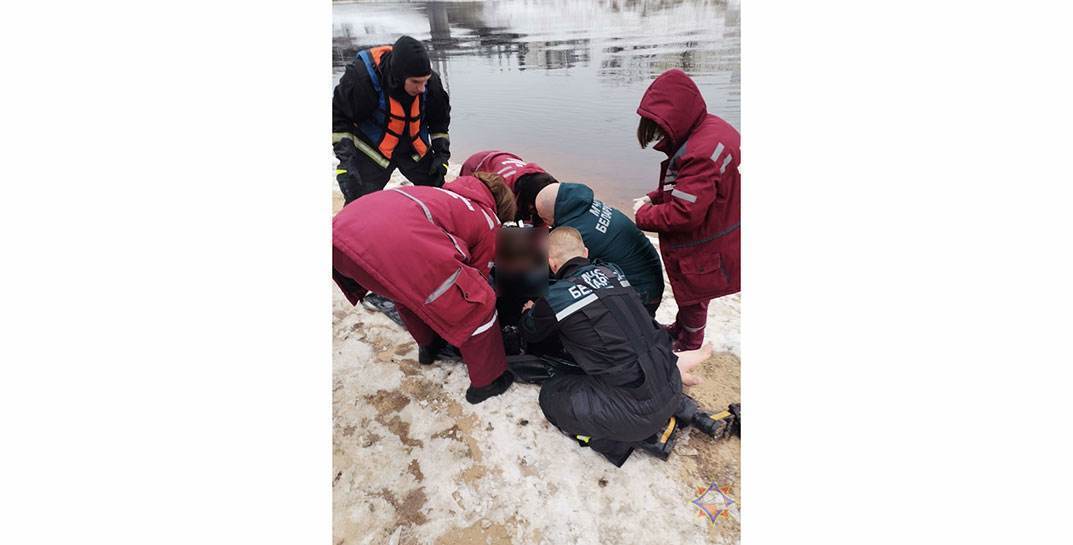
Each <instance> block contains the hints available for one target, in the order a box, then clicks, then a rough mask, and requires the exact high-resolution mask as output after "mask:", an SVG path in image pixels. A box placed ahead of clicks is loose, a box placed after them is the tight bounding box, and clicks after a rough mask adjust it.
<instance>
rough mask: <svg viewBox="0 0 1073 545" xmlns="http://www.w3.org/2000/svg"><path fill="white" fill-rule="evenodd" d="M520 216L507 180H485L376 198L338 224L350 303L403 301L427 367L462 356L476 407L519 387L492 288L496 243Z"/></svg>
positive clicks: (340, 273) (346, 211) (339, 273)
mask: <svg viewBox="0 0 1073 545" xmlns="http://www.w3.org/2000/svg"><path fill="white" fill-rule="evenodd" d="M514 213H515V209H514V199H513V198H512V197H511V195H510V190H509V189H508V188H507V186H506V185H505V184H504V183H503V180H502V178H500V177H498V176H495V175H491V174H484V173H482V174H480V175H479V176H478V177H471V176H464V177H460V178H457V179H455V180H454V181H451V182H449V183H447V184H445V185H444V186H443V188H435V187H398V188H392V189H390V190H387V191H378V192H376V193H371V194H369V195H366V196H364V197H362V198H361V199H358V200H356V201H354V202H353V203H351V204H349V205H347V206H346V207H344V208H343V210H342V211H341V212H339V214H338V215H336V216H335V219H334V220H333V221H332V267H333V277H334V278H335V281H336V283H337V284H338V285H339V288H340V289H341V290H342V291H343V293H344V295H346V297H347V299H348V300H349V301H350V302H351V303H352V304H357V303H358V301H360V300H361V298H362V297H364V296H365V294H366V293H367V291H368V290H372V291H375V292H376V293H379V294H383V295H385V296H387V297H389V298H391V300H393V301H395V303H396V308H397V309H398V311H399V315H400V316H401V317H402V320H403V322H404V323H405V325H406V329H407V330H408V331H409V332H410V334H411V335H412V336H413V338H414V340H415V341H416V342H417V344H418V346H419V351H418V352H419V359H420V361H421V363H432V361H433V360H434V359H435V356H436V355H437V353H438V352H439V351H440V350H442V349H444V348H445V347H446V346H447V343H450V344H452V345H454V346H457V347H458V348H459V351H460V352H461V353H462V360H463V361H464V362H465V364H466V369H467V371H468V372H469V380H470V387H469V389H467V390H466V401H468V402H470V403H473V404H476V403H480V402H482V401H484V400H485V399H487V398H489V397H491V396H496V395H499V394H501V393H503V392H504V391H506V390H507V388H509V387H510V385H511V383H512V382H513V380H514V377H513V375H512V374H511V373H510V371H508V370H507V366H506V355H505V352H504V348H503V337H502V333H501V330H500V325H499V320H498V315H497V312H496V297H495V293H494V291H493V290H492V287H491V286H490V285H489V281H488V278H489V269H490V268H491V266H492V260H493V257H494V255H495V240H496V233H497V232H498V230H499V227H500V224H501V222H502V221H503V220H504V219H509V218H513V217H514Z"/></svg>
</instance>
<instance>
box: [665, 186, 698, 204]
mask: <svg viewBox="0 0 1073 545" xmlns="http://www.w3.org/2000/svg"><path fill="white" fill-rule="evenodd" d="M671 196H672V197H678V198H679V199H682V200H683V201H686V202H691V203H693V202H697V196H696V195H690V194H689V193H686V192H685V191H682V190H681V189H675V190H673V191H671Z"/></svg>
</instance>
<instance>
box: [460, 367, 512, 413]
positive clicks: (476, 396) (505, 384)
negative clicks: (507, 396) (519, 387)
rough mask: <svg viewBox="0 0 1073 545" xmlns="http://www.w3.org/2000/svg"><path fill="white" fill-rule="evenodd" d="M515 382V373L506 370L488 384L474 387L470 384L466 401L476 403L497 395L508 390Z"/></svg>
mask: <svg viewBox="0 0 1073 545" xmlns="http://www.w3.org/2000/svg"><path fill="white" fill-rule="evenodd" d="M513 383H514V375H513V374H511V372H510V371H504V372H503V374H502V375H499V378H497V379H495V380H494V381H492V383H491V384H489V385H488V386H482V387H480V388H474V387H473V386H470V387H469V388H467V389H466V401H468V402H469V403H470V404H471V405H476V404H478V403H480V402H482V401H484V400H486V399H488V398H490V397H494V396H497V395H499V394H502V393H503V392H506V391H507V388H510V385H511V384H513Z"/></svg>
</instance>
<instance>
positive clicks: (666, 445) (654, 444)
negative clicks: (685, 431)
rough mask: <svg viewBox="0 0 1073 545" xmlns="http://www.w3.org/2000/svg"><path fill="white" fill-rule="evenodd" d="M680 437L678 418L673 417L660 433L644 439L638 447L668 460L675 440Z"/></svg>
mask: <svg viewBox="0 0 1073 545" xmlns="http://www.w3.org/2000/svg"><path fill="white" fill-rule="evenodd" d="M677 438H678V419H677V418H675V417H673V416H672V417H671V419H670V420H668V421H667V425H666V426H665V427H664V428H663V429H662V430H661V431H660V432H658V433H656V434H654V435H652V437H649V438H648V439H645V440H644V441H642V442H641V443H640V444H639V445H637V448H639V449H641V450H643V451H645V452H648V453H649V454H651V455H653V456H655V457H656V458H659V459H660V460H664V461H666V460H667V458H668V457H669V456H670V455H671V451H672V450H674V441H675V440H676V439H677Z"/></svg>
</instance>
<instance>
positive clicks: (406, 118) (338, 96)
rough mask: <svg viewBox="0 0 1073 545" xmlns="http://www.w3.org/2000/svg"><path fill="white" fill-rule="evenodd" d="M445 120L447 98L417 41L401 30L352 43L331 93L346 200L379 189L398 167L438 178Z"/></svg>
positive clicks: (419, 180) (429, 181)
mask: <svg viewBox="0 0 1073 545" xmlns="http://www.w3.org/2000/svg"><path fill="white" fill-rule="evenodd" d="M450 124H451V102H450V99H449V97H448V96H447V91H445V90H444V88H443V83H442V82H441V81H440V76H439V75H438V74H436V73H435V72H433V71H432V66H431V64H430V62H429V56H428V51H427V50H426V49H425V46H424V45H423V44H422V43H421V42H419V41H417V40H415V39H413V38H411V37H409V36H402V37H401V38H399V39H398V40H397V41H396V42H395V45H382V46H377V47H372V48H369V49H362V50H361V51H358V54H357V56H356V57H355V58H354V62H352V63H351V64H350V65H348V66H347V67H346V72H344V73H343V77H342V78H340V80H339V84H338V85H336V86H335V93H334V96H333V98H332V147H333V148H334V150H335V155H336V157H337V158H338V159H339V167H338V168H337V169H336V181H337V182H338V183H339V190H340V191H342V193H343V198H344V199H345V200H346V202H347V203H348V204H349V203H350V202H352V201H354V200H355V199H357V198H358V197H361V196H362V195H366V194H368V193H371V192H373V191H378V190H381V189H383V188H384V185H385V184H387V182H388V179H390V178H391V173H393V172H395V169H396V168H398V169H399V170H401V171H402V174H403V176H406V179H407V180H410V182H412V183H413V184H414V185H431V186H442V185H443V177H444V175H445V174H446V173H447V162H448V160H449V159H450V158H451V150H450V148H451V144H450V137H449V136H448V133H447V129H448V126H449V125H450Z"/></svg>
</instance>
